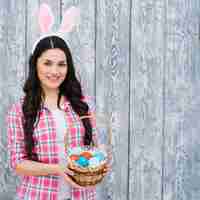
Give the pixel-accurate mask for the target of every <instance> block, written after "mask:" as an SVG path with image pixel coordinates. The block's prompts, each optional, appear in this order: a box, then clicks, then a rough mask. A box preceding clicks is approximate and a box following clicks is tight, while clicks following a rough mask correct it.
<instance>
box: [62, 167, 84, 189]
mask: <svg viewBox="0 0 200 200" xmlns="http://www.w3.org/2000/svg"><path fill="white" fill-rule="evenodd" d="M73 174H74V173H73V171H71V170H70V169H68V168H67V167H65V166H62V165H59V175H60V176H62V177H63V178H64V180H65V181H66V182H67V183H68V184H70V185H71V186H72V187H74V188H78V189H83V188H84V187H83V186H80V185H78V184H77V183H76V182H74V181H73V180H72V178H71V177H70V176H73Z"/></svg>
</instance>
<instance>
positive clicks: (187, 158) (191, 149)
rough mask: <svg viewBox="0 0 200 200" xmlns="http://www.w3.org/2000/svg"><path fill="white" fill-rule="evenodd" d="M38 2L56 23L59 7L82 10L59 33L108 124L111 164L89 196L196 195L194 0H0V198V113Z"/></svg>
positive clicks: (197, 21) (21, 63)
mask: <svg viewBox="0 0 200 200" xmlns="http://www.w3.org/2000/svg"><path fill="white" fill-rule="evenodd" d="M42 2H47V3H49V4H50V5H51V7H52V9H53V12H54V15H55V16H56V21H55V22H56V25H57V26H58V24H59V23H60V20H61V18H62V14H63V12H64V10H65V9H67V8H69V7H70V6H72V5H75V6H78V7H80V9H81V24H80V26H79V27H78V28H76V30H74V31H73V32H72V33H70V34H68V35H66V41H67V42H68V44H69V46H70V48H71V49H72V52H73V57H74V60H75V64H76V68H77V71H78V72H79V74H80V75H81V82H82V83H83V84H84V91H85V92H87V93H88V94H90V95H94V96H95V97H96V104H97V109H99V110H100V111H103V112H105V113H107V115H108V116H109V117H110V119H111V124H112V132H113V135H112V143H113V150H114V166H113V170H112V173H111V174H110V176H109V177H108V178H107V179H106V180H105V181H104V183H103V184H101V185H100V186H99V187H98V199H99V200H100V199H101V200H102V199H105V200H198V199H200V66H199V63H200V41H199V39H200V38H199V37H200V36H199V31H200V1H199V0H84V1H83V0H46V1H44V0H34V1H33V0H19V1H16V0H0V63H1V64H0V66H1V67H0V102H1V106H0V131H1V134H0V136H1V142H0V150H1V151H0V152H1V154H0V172H1V173H0V192H1V196H0V199H2V200H6V199H9V198H11V197H12V196H14V194H15V192H14V188H15V185H16V184H17V179H16V177H15V176H13V174H11V172H10V171H9V167H8V162H7V149H6V139H7V138H6V130H5V113H6V110H7V108H8V106H9V105H10V104H11V103H13V102H14V101H16V100H17V99H18V98H19V97H20V96H21V95H22V90H21V87H22V86H23V82H24V80H25V78H26V75H27V60H28V56H29V54H30V49H31V47H32V44H33V42H34V41H35V39H36V38H37V37H38V36H39V31H38V27H37V16H36V13H35V11H36V10H37V9H38V7H39V5H40V4H41V3H42ZM57 26H55V27H54V28H55V29H56V28H57Z"/></svg>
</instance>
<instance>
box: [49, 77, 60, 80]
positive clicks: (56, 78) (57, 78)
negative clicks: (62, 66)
mask: <svg viewBox="0 0 200 200" xmlns="http://www.w3.org/2000/svg"><path fill="white" fill-rule="evenodd" d="M47 79H48V80H49V81H58V80H59V79H60V76H58V77H57V76H56V77H48V76H47Z"/></svg>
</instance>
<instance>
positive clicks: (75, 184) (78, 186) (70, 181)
mask: <svg viewBox="0 0 200 200" xmlns="http://www.w3.org/2000/svg"><path fill="white" fill-rule="evenodd" d="M64 178H65V180H66V181H67V182H68V183H69V184H70V185H71V186H72V187H75V188H80V189H83V187H82V186H80V185H78V184H77V183H75V182H74V181H73V180H72V179H71V178H70V177H69V176H68V175H66V174H65V175H64Z"/></svg>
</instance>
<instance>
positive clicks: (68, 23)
mask: <svg viewBox="0 0 200 200" xmlns="http://www.w3.org/2000/svg"><path fill="white" fill-rule="evenodd" d="M79 21H80V9H79V8H76V7H74V6H72V7H71V8H69V9H68V10H66V11H65V13H64V15H63V20H62V23H61V26H60V30H59V32H71V31H72V30H73V28H74V26H75V25H78V24H79Z"/></svg>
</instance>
